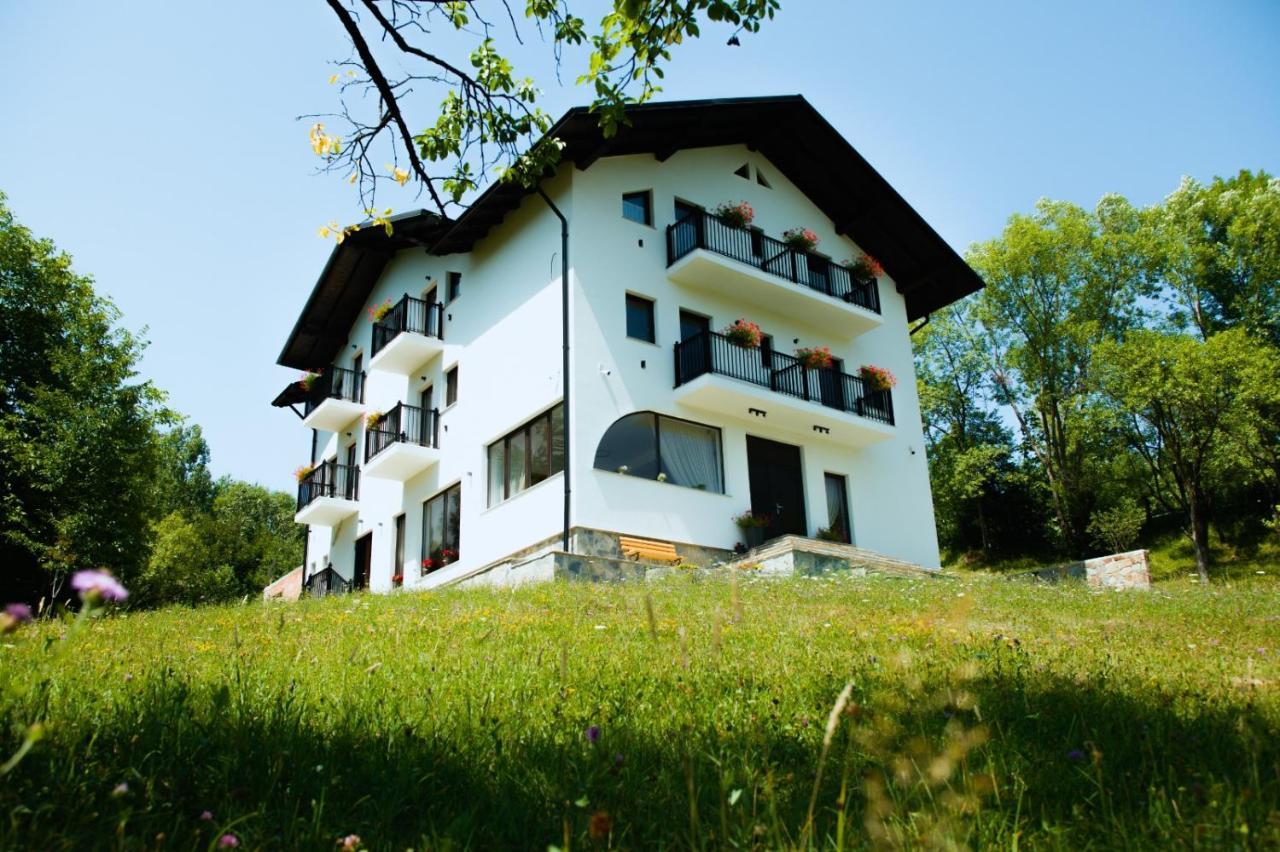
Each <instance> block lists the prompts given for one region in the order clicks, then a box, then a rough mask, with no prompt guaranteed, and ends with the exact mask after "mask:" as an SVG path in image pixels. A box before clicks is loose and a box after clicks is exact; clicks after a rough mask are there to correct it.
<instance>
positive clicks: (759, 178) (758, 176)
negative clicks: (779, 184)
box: [756, 169, 773, 189]
mask: <svg viewBox="0 0 1280 852" xmlns="http://www.w3.org/2000/svg"><path fill="white" fill-rule="evenodd" d="M756 183H758V184H760V185H761V186H763V187H764V188H765V189H773V187H772V186H771V185H770V184H769V181H767V180H765V178H764V175H763V174H762V173H761V172H760V170H759V169H756Z"/></svg>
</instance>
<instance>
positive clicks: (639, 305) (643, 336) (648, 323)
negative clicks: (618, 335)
mask: <svg viewBox="0 0 1280 852" xmlns="http://www.w3.org/2000/svg"><path fill="white" fill-rule="evenodd" d="M627 337H634V338H635V339H636V340H646V341H648V342H649V343H653V342H654V341H655V340H656V339H657V338H656V336H655V334H654V331H653V302H652V301H650V300H649V299H646V298H644V297H643V296H633V295H631V294H630V293H628V294H627Z"/></svg>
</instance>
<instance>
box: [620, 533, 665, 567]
mask: <svg viewBox="0 0 1280 852" xmlns="http://www.w3.org/2000/svg"><path fill="white" fill-rule="evenodd" d="M618 544H619V545H621V546H622V555H623V556H626V557H627V558H628V559H648V560H650V561H652V562H668V563H670V562H679V561H680V556H679V554H677V553H676V546H675V545H674V544H672V543H671V542H669V541H653V540H652V539H647V538H632V537H630V536H625V535H620V536H618Z"/></svg>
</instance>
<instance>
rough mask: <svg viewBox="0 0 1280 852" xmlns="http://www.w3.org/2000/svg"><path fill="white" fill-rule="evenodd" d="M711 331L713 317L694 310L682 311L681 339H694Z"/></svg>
mask: <svg viewBox="0 0 1280 852" xmlns="http://www.w3.org/2000/svg"><path fill="white" fill-rule="evenodd" d="M709 331H711V319H710V318H709V317H704V316H703V315H702V314H695V313H694V312H693V311H686V310H681V311H680V339H681V340H692V339H693V338H695V337H697V336H698V335H699V334H706V333H707V332H709Z"/></svg>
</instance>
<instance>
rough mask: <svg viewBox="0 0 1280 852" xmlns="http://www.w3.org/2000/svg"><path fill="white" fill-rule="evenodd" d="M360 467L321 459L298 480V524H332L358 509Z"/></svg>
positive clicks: (296, 518)
mask: <svg viewBox="0 0 1280 852" xmlns="http://www.w3.org/2000/svg"><path fill="white" fill-rule="evenodd" d="M359 499H360V468H358V467H355V466H353V465H346V464H338V463H337V462H332V461H328V462H322V463H321V464H319V465H318V466H317V467H316V468H315V470H313V471H311V472H310V473H308V474H307V475H306V476H305V477H303V478H302V479H301V480H299V481H298V513H297V514H296V515H294V517H293V519H294V520H295V521H297V522H298V523H300V524H316V525H318V526H322V527H331V526H333V525H335V524H337V523H338V522H340V521H342V520H344V519H346V518H349V517H351V516H352V515H354V514H355V513H356V512H357V511H358V510H359V508H360V507H359V503H358V502H357V501H358V500H359Z"/></svg>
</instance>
